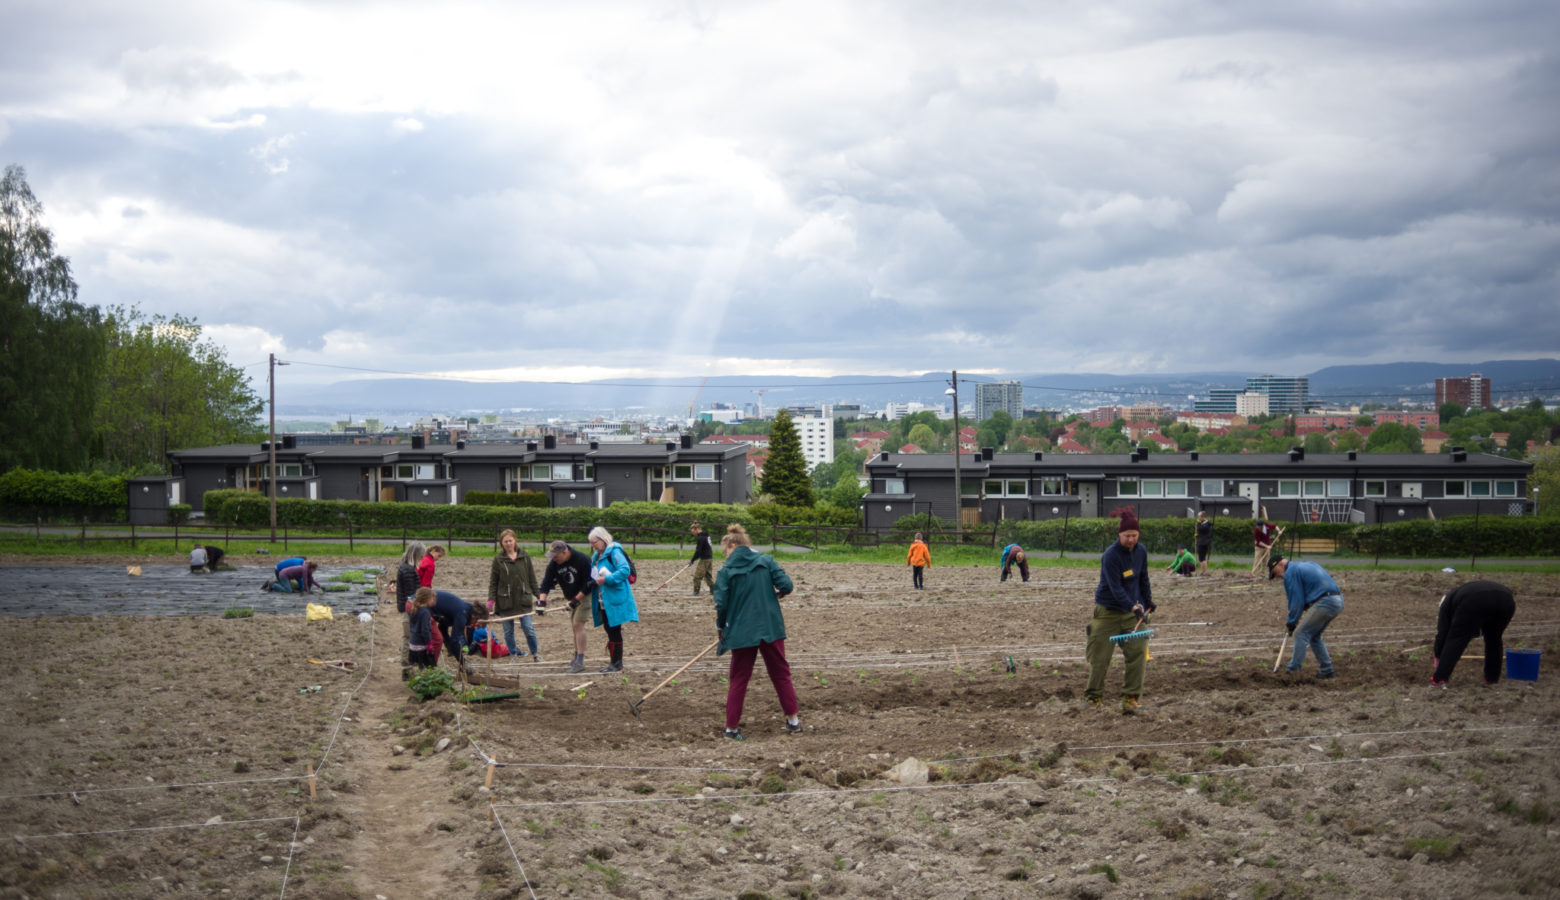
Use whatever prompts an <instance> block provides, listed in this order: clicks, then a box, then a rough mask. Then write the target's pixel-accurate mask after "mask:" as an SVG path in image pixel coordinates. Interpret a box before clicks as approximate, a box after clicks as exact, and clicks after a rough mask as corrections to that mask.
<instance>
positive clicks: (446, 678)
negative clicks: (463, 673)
mask: <svg viewBox="0 0 1560 900" xmlns="http://www.w3.org/2000/svg"><path fill="white" fill-rule="evenodd" d="M454 685H455V676H454V675H451V674H450V673H449V670H447V669H440V668H437V667H434V668H430V669H423V670H422V671H421V672H418V673H417V674H416V675H413V676H412V678H411V680H410V681H408V682H407V686H408V687H410V688H411V689H412V693H414V694H416V695H417V696H419V697H421V698H422V699H424V700H432V699H433V698H434V697H437V696H439V695H440V694H442V693H444V692H445V691H448V690H449V689H450V688H451V687H453V686H454Z"/></svg>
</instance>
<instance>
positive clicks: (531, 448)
mask: <svg viewBox="0 0 1560 900" xmlns="http://www.w3.org/2000/svg"><path fill="white" fill-rule="evenodd" d="M525 449H526V450H529V451H531V452H533V453H534V452H536V442H535V441H526V442H525Z"/></svg>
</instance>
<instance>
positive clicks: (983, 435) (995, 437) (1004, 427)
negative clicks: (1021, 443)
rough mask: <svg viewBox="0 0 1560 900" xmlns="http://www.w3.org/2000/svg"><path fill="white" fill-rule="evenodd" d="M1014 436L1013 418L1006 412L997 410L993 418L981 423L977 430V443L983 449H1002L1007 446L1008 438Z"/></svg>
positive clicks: (992, 415)
mask: <svg viewBox="0 0 1560 900" xmlns="http://www.w3.org/2000/svg"><path fill="white" fill-rule="evenodd" d="M1012 434H1013V417H1012V416H1010V415H1008V413H1007V411H1006V410H1001V409H999V410H997V411H996V412H994V413H992V414H991V418H989V419H987V420H985V421H984V422H981V423H980V425H979V426H977V427H976V429H975V437H976V441H977V442H978V443H979V444H980V446H982V447H991V448H993V449H1001V448H1003V447H1006V446H1007V442H1008V438H1009V437H1010V436H1012Z"/></svg>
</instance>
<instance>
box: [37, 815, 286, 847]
mask: <svg viewBox="0 0 1560 900" xmlns="http://www.w3.org/2000/svg"><path fill="white" fill-rule="evenodd" d="M292 818H296V817H295V816H273V817H271V818H269V819H233V820H232V821H224V822H188V823H185V824H180V825H146V826H142V827H139V828H109V829H104V830H101V831H58V832H53V833H50V834H16V835H12V838H14V839H15V840H18V841H33V840H41V839H43V838H71V837H86V836H89V835H98V834H129V833H132V832H139V831H168V830H171V829H176V828H220V827H222V826H223V825H250V824H253V823H255V822H285V821H286V820H288V819H292Z"/></svg>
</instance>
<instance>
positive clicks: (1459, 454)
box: [1452, 447, 1468, 463]
mask: <svg viewBox="0 0 1560 900" xmlns="http://www.w3.org/2000/svg"><path fill="white" fill-rule="evenodd" d="M1467 461H1468V454H1467V453H1465V452H1464V451H1463V448H1461V447H1453V448H1452V462H1454V463H1460V462H1467Z"/></svg>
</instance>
